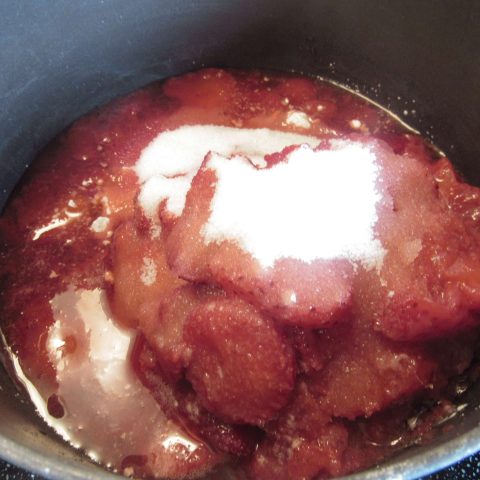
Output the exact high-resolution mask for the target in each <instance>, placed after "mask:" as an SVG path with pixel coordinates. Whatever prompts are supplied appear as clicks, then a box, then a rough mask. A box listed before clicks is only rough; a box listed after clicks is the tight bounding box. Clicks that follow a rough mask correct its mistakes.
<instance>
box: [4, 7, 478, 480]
mask: <svg viewBox="0 0 480 480" xmlns="http://www.w3.org/2000/svg"><path fill="white" fill-rule="evenodd" d="M479 24H480V3H479V2H477V1H475V0H441V1H440V0H426V1H422V2H418V1H417V0H389V1H384V0H301V1H293V0H136V1H135V2H132V1H130V0H78V1H75V2H71V1H66V0H63V1H62V0H50V1H49V2H38V1H36V0H23V1H21V2H17V1H15V0H4V1H2V2H1V3H0V46H1V48H0V207H1V206H2V205H4V204H5V202H6V200H7V198H8V195H9V193H10V192H11V191H12V189H13V188H14V186H15V184H16V182H17V181H18V180H19V178H20V177H21V175H22V174H23V172H24V170H25V169H26V168H27V167H28V165H29V163H30V162H31V161H32V159H33V158H34V156H35V154H36V152H38V151H39V150H40V149H41V148H42V147H43V146H44V145H46V143H48V141H49V140H50V139H52V138H53V137H54V136H55V135H56V134H57V133H59V132H60V131H61V130H62V129H64V128H65V127H66V126H67V125H68V124H69V123H71V122H72V121H73V120H74V119H75V118H77V117H79V116H81V115H82V114H84V113H86V112H87V111H89V110H90V109H92V108H93V107H95V106H98V105H101V104H104V103H106V102H108V101H109V100H110V99H113V98H114V97H117V96H119V95H122V94H125V93H127V92H129V91H132V90H134V89H136V88H138V87H140V86H143V85H145V84H148V83H149V82H151V81H153V80H157V79H160V78H164V77H168V76H171V75H176V74H180V73H183V72H186V71H189V70H194V69H197V68H200V67H202V66H220V67H242V68H262V69H271V70H279V71H295V72H301V73H305V74H310V75H321V76H323V77H327V78H331V79H333V80H337V81H339V82H341V83H343V84H346V85H348V86H349V87H350V88H352V89H354V90H357V91H358V92H360V93H362V94H365V95H367V96H369V97H371V98H373V99H374V100H376V101H378V102H379V103H380V104H382V105H385V106H387V107H388V108H390V109H391V110H392V111H393V112H395V113H398V114H399V115H402V114H403V113H404V110H406V111H407V113H408V114H409V115H407V116H404V119H405V120H406V121H407V122H408V123H410V124H411V125H412V126H414V127H415V128H417V129H418V130H419V131H421V132H422V133H423V134H424V135H426V136H427V137H429V138H430V139H431V140H432V141H433V142H434V143H435V144H436V145H437V146H438V147H439V148H441V149H442V150H444V151H445V152H446V153H447V154H448V156H449V157H450V158H451V159H452V160H453V162H454V163H455V164H456V165H457V167H458V169H459V170H460V171H461V172H462V173H463V174H464V176H465V177H466V178H467V179H468V180H469V181H471V182H473V183H476V184H479V183H480V156H479V153H480V135H479V134H478V132H479V131H480V90H479V87H478V82H479V79H480V56H479V52H480V28H478V25H479ZM464 400H465V404H467V405H468V406H467V408H466V409H465V410H464V411H463V414H462V415H458V416H457V417H456V418H455V419H453V420H452V422H451V426H450V428H449V429H447V431H445V432H444V433H442V434H440V435H438V436H437V438H436V439H435V440H434V441H433V442H431V443H430V444H429V445H424V446H422V447H414V448H410V449H409V450H407V451H405V452H403V453H402V454H401V455H400V456H397V457H395V458H394V459H392V460H390V461H389V462H388V463H385V464H383V465H380V466H378V467H376V468H373V469H371V470H369V471H368V472H363V473H359V474H356V475H353V476H351V477H349V478H351V479H352V480H353V479H359V480H360V479H363V480H367V479H369V480H373V479H381V478H385V479H387V478H389V479H391V478H415V477H417V476H420V475H423V474H426V473H428V472H432V471H435V470H438V469H440V468H442V467H444V466H446V465H448V464H450V463H452V462H454V461H456V460H459V459H461V458H463V457H465V456H467V455H470V454H472V453H473V452H475V451H477V450H479V449H480V426H479V424H480V409H479V408H478V407H479V406H480V386H479V388H476V387H474V388H472V389H471V390H470V391H469V392H468V393H467V395H466V397H465V399H464ZM0 457H2V458H3V459H5V460H8V461H10V462H12V463H15V464H17V465H19V466H21V467H23V468H25V469H27V470H29V471H31V472H36V473H40V474H42V475H44V476H45V477H47V478H53V479H62V480H69V479H102V480H107V479H110V478H112V479H113V478H115V476H114V475H112V474H110V473H108V472H106V471H105V470H103V469H102V468H101V467H99V466H96V465H94V464H93V463H91V462H90V461H89V460H87V459H86V458H84V457H83V456H81V455H80V454H79V453H78V452H75V451H74V450H72V449H71V448H69V447H68V446H67V445H65V444H64V443H63V442H62V441H61V440H60V439H59V438H57V437H56V436H55V435H54V434H52V433H51V432H50V431H49V430H48V428H47V427H46V426H45V425H44V424H43V423H42V422H41V421H40V419H39V418H38V417H37V415H36V414H35V412H34V411H33V408H32V407H31V405H30V403H29V402H28V401H27V399H26V397H25V396H24V395H23V394H22V392H21V391H19V390H18V388H17V386H16V385H15V384H14V382H13V381H12V380H11V379H10V377H9V376H8V375H7V373H6V372H5V371H3V370H1V371H0ZM117 478H118V477H117Z"/></svg>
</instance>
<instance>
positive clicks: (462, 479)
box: [0, 453, 480, 480]
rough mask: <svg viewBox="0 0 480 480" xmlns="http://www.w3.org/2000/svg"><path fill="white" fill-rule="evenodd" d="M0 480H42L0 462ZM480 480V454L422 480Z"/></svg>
mask: <svg viewBox="0 0 480 480" xmlns="http://www.w3.org/2000/svg"><path fill="white" fill-rule="evenodd" d="M0 479H1V480H44V479H43V477H39V476H37V475H32V474H31V473H27V472H25V471H23V470H20V469H19V468H16V467H14V466H12V465H9V464H8V463H5V462H2V461H1V460H0ZM475 479H480V453H478V454H477V455H474V456H472V457H470V458H467V459H466V460H464V461H463V462H460V463H458V464H456V465H453V466H452V467H449V468H446V469H445V470H442V471H441V472H439V473H435V474H433V475H429V476H428V477H424V478H423V479H422V480H475Z"/></svg>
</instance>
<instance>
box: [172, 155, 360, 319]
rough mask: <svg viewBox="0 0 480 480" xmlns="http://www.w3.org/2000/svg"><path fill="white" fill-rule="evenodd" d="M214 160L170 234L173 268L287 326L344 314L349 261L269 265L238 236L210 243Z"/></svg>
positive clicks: (198, 179) (204, 169) (206, 162)
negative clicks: (207, 235)
mask: <svg viewBox="0 0 480 480" xmlns="http://www.w3.org/2000/svg"><path fill="white" fill-rule="evenodd" d="M286 152H287V153H288V152H290V150H289V149H286ZM211 158H213V157H212V155H207V157H206V158H205V160H204V162H203V165H202V167H201V168H200V170H199V172H198V173H197V175H196V176H195V178H194V180H193V182H192V187H191V189H190V191H189V193H188V195H187V201H186V206H185V209H184V211H183V213H182V215H181V217H180V218H179V219H178V221H177V222H176V224H175V225H174V227H173V228H172V230H171V232H170V234H169V235H168V238H167V243H166V246H167V254H168V259H169V263H170V265H171V266H172V269H173V270H174V271H175V272H176V273H177V274H178V275H179V276H180V277H182V278H185V279H187V280H191V281H197V282H198V281H199V282H209V283H214V284H217V285H220V286H221V287H223V288H224V289H226V290H227V291H229V292H233V293H236V294H239V295H240V296H241V297H243V298H244V299H246V300H247V301H249V302H251V303H253V304H254V305H256V306H258V307H259V308H260V309H261V310H263V311H265V312H266V313H267V314H269V315H271V316H273V317H275V318H276V319H280V320H283V321H284V322H286V323H288V324H293V325H301V326H309V327H314V326H322V325H326V324H330V323H333V322H335V321H336V320H338V319H340V318H342V317H344V316H345V314H346V313H347V312H348V311H349V308H350V302H351V282H352V275H353V269H352V265H351V264H350V262H349V261H348V260H343V259H333V260H322V259H318V260H313V261H311V262H306V261H302V260H299V259H296V258H280V259H277V260H276V261H275V263H274V265H273V266H270V267H264V266H262V265H261V264H260V263H259V261H258V260H257V259H256V258H254V257H253V256H252V255H251V254H250V253H249V252H247V251H245V250H244V249H242V248H241V247H240V246H239V245H238V244H237V243H236V242H235V241H234V240H223V241H216V242H210V243H208V244H207V243H206V241H205V239H204V236H203V228H204V225H205V224H206V222H207V221H208V219H209V216H210V211H211V202H212V198H213V196H214V193H215V188H216V182H217V177H216V174H215V172H214V171H213V170H212V169H210V167H209V160H210V159H211ZM275 163H278V161H276V162H275ZM252 168H254V167H252ZM326 234H328V233H326Z"/></svg>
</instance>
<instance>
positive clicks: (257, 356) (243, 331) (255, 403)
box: [185, 299, 295, 425]
mask: <svg viewBox="0 0 480 480" xmlns="http://www.w3.org/2000/svg"><path fill="white" fill-rule="evenodd" d="M185 340H186V342H187V344H188V345H189V347H190V349H191V351H192V359H191V363H190V365H189V367H188V371H187V378H188V379H189V380H190V381H191V383H192V385H193V388H194V389H195V391H196V392H197V395H198V398H199V402H200V403H201V404H202V405H203V406H204V407H205V408H206V409H207V410H209V411H210V412H212V413H214V414H215V415H217V416H218V417H220V418H223V419H225V420H226V421H229V422H233V423H249V424H253V425H263V424H264V423H265V422H266V421H268V420H270V419H272V418H274V417H275V416H276V415H277V414H278V412H279V411H280V409H281V408H282V407H284V406H285V404H286V403H287V402H288V400H289V398H290V393H291V392H292V389H293V385H294V381H295V368H294V358H293V353H292V351H291V349H290V347H289V345H288V344H287V343H286V342H285V340H284V339H283V337H282V336H281V335H280V333H279V332H278V331H277V330H276V328H275V327H274V325H273V324H272V322H271V321H270V320H269V319H267V318H265V317H263V316H262V315H260V314H259V313H258V312H257V310H256V309H255V308H254V307H252V306H251V305H249V304H247V303H245V302H243V301H242V300H239V299H220V300H211V301H209V302H207V303H205V304H202V305H200V306H199V307H197V308H195V309H194V310H193V311H192V312H191V314H190V316H189V318H188V321H187V324H186V326H185Z"/></svg>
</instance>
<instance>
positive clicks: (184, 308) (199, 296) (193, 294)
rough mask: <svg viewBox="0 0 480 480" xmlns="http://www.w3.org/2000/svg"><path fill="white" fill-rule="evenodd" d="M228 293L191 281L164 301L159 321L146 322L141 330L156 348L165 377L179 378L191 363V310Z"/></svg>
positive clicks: (141, 326) (160, 309)
mask: <svg viewBox="0 0 480 480" xmlns="http://www.w3.org/2000/svg"><path fill="white" fill-rule="evenodd" d="M223 296H224V292H223V291H221V290H218V289H215V288H212V287H209V286H207V285H198V286H197V285H194V284H189V285H185V286H182V287H179V288H177V289H176V290H174V291H173V292H171V293H170V294H169V295H167V296H164V297H163V298H162V300H161V301H160V306H159V309H158V314H157V317H156V319H157V320H156V321H152V322H142V323H141V325H140V329H141V330H142V332H143V334H144V335H145V336H146V338H147V340H148V342H149V343H150V345H151V346H152V347H153V348H154V349H155V352H156V354H157V361H158V362H159V363H160V365H161V367H162V370H163V372H164V375H165V378H168V379H170V380H171V381H178V380H180V378H181V374H182V372H183V369H184V368H185V367H186V366H187V365H188V364H189V363H190V357H191V350H190V347H189V346H188V345H187V344H186V343H185V341H184V339H183V331H184V326H185V323H186V321H187V318H188V315H189V314H190V312H191V310H192V309H193V308H195V307H196V306H198V305H199V304H201V303H204V302H206V301H208V300H210V299H212V298H216V297H223Z"/></svg>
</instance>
